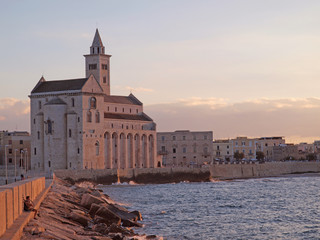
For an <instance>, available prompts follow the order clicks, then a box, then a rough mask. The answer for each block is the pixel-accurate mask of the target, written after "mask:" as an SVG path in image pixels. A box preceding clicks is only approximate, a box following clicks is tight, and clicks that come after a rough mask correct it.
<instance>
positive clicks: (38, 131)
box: [37, 131, 40, 139]
mask: <svg viewBox="0 0 320 240" xmlns="http://www.w3.org/2000/svg"><path fill="white" fill-rule="evenodd" d="M37 134H38V139H40V132H39V131H38V132H37Z"/></svg>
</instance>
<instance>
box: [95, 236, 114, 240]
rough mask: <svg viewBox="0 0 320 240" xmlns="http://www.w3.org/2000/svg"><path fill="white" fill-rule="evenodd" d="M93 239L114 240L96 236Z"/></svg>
mask: <svg viewBox="0 0 320 240" xmlns="http://www.w3.org/2000/svg"><path fill="white" fill-rule="evenodd" d="M91 239H92V240H112V238H109V237H99V236H94V237H92V238H91Z"/></svg>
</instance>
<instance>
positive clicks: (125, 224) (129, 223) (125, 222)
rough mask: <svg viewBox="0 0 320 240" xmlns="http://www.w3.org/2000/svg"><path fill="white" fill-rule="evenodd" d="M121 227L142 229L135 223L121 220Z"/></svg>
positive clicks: (140, 225)
mask: <svg viewBox="0 0 320 240" xmlns="http://www.w3.org/2000/svg"><path fill="white" fill-rule="evenodd" d="M122 226H123V227H142V226H143V225H142V224H141V223H138V222H135V221H131V220H126V219H123V220H122Z"/></svg>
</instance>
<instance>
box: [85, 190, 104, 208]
mask: <svg viewBox="0 0 320 240" xmlns="http://www.w3.org/2000/svg"><path fill="white" fill-rule="evenodd" d="M93 203H96V204H102V203H104V201H103V200H102V199H100V198H98V197H95V196H93V195H91V194H89V193H86V194H83V196H82V199H81V203H80V204H81V206H83V207H85V208H87V209H90V207H91V204H93Z"/></svg>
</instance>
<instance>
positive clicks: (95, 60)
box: [84, 29, 111, 95]
mask: <svg viewBox="0 0 320 240" xmlns="http://www.w3.org/2000/svg"><path fill="white" fill-rule="evenodd" d="M84 57H85V58H86V77H89V76H90V75H91V74H92V75H93V76H94V77H95V79H96V80H97V81H98V82H99V83H100V85H101V87H102V88H103V92H104V93H105V94H106V95H110V57H111V55H107V54H105V49H104V46H103V43H102V41H101V38H100V34H99V31H98V29H96V34H95V35H94V38H93V42H92V45H91V47H90V54H88V55H84Z"/></svg>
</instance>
